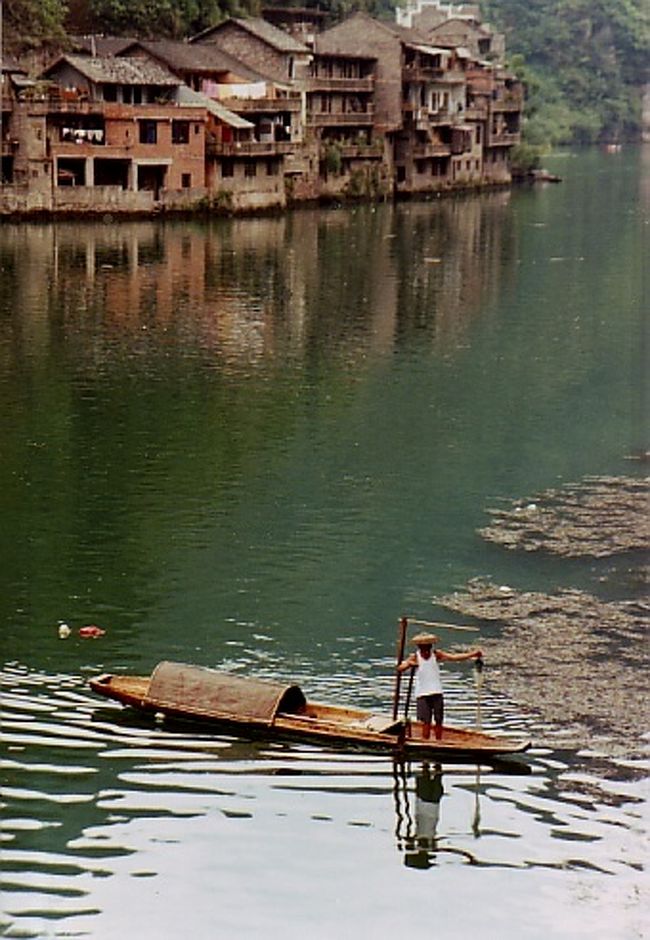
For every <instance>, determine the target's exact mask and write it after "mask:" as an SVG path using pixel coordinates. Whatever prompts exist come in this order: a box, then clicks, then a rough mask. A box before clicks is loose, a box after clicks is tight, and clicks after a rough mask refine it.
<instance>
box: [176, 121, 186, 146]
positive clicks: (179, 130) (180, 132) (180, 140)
mask: <svg viewBox="0 0 650 940" xmlns="http://www.w3.org/2000/svg"><path fill="white" fill-rule="evenodd" d="M189 142H190V122H189V121H172V143H173V144H188V143H189Z"/></svg>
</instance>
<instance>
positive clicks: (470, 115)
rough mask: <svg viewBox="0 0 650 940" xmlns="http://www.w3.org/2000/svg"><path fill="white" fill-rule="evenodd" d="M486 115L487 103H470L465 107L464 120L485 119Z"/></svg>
mask: <svg viewBox="0 0 650 940" xmlns="http://www.w3.org/2000/svg"><path fill="white" fill-rule="evenodd" d="M487 117H488V109H487V105H483V106H477V105H472V107H470V108H465V120H466V121H486V120H487Z"/></svg>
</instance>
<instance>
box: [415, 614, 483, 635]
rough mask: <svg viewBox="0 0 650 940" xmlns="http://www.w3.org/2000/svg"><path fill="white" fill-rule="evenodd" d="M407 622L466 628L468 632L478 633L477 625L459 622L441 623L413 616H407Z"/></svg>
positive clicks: (428, 625)
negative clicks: (471, 625)
mask: <svg viewBox="0 0 650 940" xmlns="http://www.w3.org/2000/svg"><path fill="white" fill-rule="evenodd" d="M408 622H409V623H415V624H417V625H418V626H419V627H444V628H445V630H467V631H468V632H470V633H478V632H479V628H478V627H468V626H466V625H464V624H460V623H441V622H440V621H439V620H438V621H432V620H416V619H415V617H409V618H408Z"/></svg>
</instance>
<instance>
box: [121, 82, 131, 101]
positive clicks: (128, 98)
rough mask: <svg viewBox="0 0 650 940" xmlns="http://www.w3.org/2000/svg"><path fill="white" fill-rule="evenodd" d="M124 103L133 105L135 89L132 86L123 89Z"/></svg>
mask: <svg viewBox="0 0 650 940" xmlns="http://www.w3.org/2000/svg"><path fill="white" fill-rule="evenodd" d="M122 101H123V102H124V104H131V102H132V101H133V89H132V88H131V86H130V85H125V86H124V88H123V89H122Z"/></svg>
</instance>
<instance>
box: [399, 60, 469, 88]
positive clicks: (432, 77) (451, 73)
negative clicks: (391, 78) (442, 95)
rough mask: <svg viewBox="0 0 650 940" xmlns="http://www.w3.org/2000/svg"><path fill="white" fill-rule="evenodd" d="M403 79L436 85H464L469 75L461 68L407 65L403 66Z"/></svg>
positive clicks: (404, 80)
mask: <svg viewBox="0 0 650 940" xmlns="http://www.w3.org/2000/svg"><path fill="white" fill-rule="evenodd" d="M402 81H403V82H418V83H420V84H427V85H431V84H434V83H435V84H436V85H464V84H465V83H466V81H467V76H466V75H465V72H462V71H461V70H460V69H442V68H440V69H434V68H421V67H417V66H409V65H405V66H403V68H402Z"/></svg>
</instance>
